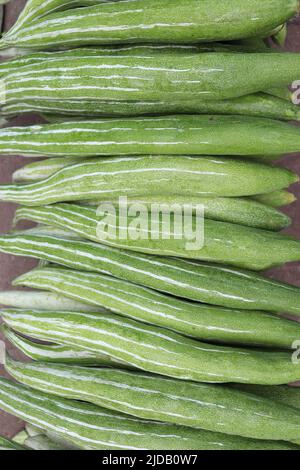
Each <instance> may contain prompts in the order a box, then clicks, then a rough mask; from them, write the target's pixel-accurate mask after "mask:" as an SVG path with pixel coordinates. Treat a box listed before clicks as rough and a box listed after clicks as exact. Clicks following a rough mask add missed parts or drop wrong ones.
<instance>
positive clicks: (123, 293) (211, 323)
mask: <svg viewBox="0 0 300 470" xmlns="http://www.w3.org/2000/svg"><path fill="white" fill-rule="evenodd" d="M18 284H22V285H26V286H27V287H31V288H40V289H44V290H47V291H48V290H49V291H51V292H55V293H57V294H63V295H65V296H66V297H69V298H71V299H76V300H77V301H80V302H81V303H87V304H88V305H89V306H92V305H93V306H94V307H95V311H97V310H98V308H99V307H102V308H103V307H106V309H107V310H109V311H112V312H115V313H117V314H119V315H122V316H125V317H128V318H132V319H134V320H139V321H142V322H145V323H148V324H152V325H157V326H160V327H164V328H168V329H170V330H173V331H176V332H177V333H181V334H183V335H186V336H189V337H192V338H195V339H200V340H204V341H210V342H217V343H227V344H244V345H245V344H247V345H251V346H260V347H266V348H268V347H271V348H273V349H276V348H277V349H291V348H292V345H293V343H294V341H295V340H296V339H297V338H298V336H299V334H300V327H299V325H298V324H297V323H295V322H291V321H288V320H286V319H282V318H280V317H278V316H275V315H271V314H268V313H265V312H260V311H252V312H251V313H250V312H247V311H245V310H237V309H234V310H232V309H224V308H220V307H216V306H208V305H206V304H199V303H191V302H187V301H183V300H181V299H178V298H175V297H171V296H167V295H165V294H162V293H159V292H157V291H154V290H151V289H147V288H145V287H142V286H139V285H137V284H133V283H130V282H126V281H122V280H120V279H116V278H113V277H110V276H106V275H100V274H95V273H85V272H83V271H75V270H70V269H61V268H40V269H34V270H33V271H30V272H28V273H25V274H24V275H23V276H21V278H19V279H18ZM22 308H24V307H22ZM82 311H83V312H85V311H87V310H82ZM90 311H91V310H90Z"/></svg>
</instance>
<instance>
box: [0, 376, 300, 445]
mask: <svg viewBox="0 0 300 470" xmlns="http://www.w3.org/2000/svg"><path fill="white" fill-rule="evenodd" d="M0 385H1V388H0V406H1V408H2V409H3V410H5V411H7V412H9V413H12V414H13V415H14V416H18V417H19V418H21V419H25V420H26V421H27V422H29V423H31V424H34V425H39V426H41V423H42V425H43V427H44V428H46V430H47V431H51V432H54V433H55V434H57V435H58V436H59V437H61V438H64V439H67V440H68V441H70V442H71V443H72V444H75V445H77V446H79V447H80V448H84V449H94V450H102V449H103V450H107V449H115V450H128V449H135V450H138V449H140V450H142V449H147V450H156V449H158V448H160V447H162V446H163V448H164V449H170V450H171V449H174V450H180V449H184V450H187V449H189V450H199V449H200V450H205V449H206V450H212V449H216V450H218V449H220V448H221V449H223V450H224V449H228V450H239V449H240V450H243V449H244V450H295V449H297V447H296V446H293V445H292V444H287V443H281V442H272V441H257V440H252V439H245V438H241V437H236V436H226V435H225V434H219V433H212V432H208V431H201V430H198V429H197V430H194V429H191V428H187V427H183V426H182V427H179V426H175V425H169V424H164V423H151V422H149V421H144V420H137V419H134V418H124V416H120V415H118V414H116V413H113V412H111V411H108V410H104V409H102V408H100V407H98V406H95V405H90V404H87V403H82V402H76V401H74V400H67V399H63V398H59V397H53V396H51V395H49V394H46V393H43V392H38V391H36V390H33V389H30V388H27V387H23V386H21V385H18V384H14V383H13V382H11V381H9V380H7V379H4V378H0ZM41 403H42V405H43V407H42V408H41V410H39V412H38V413H37V410H36V407H37V406H40V405H41Z"/></svg>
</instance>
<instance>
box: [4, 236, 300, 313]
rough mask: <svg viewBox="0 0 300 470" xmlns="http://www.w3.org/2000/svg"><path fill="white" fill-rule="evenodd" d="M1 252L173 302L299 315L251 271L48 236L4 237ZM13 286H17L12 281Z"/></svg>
mask: <svg viewBox="0 0 300 470" xmlns="http://www.w3.org/2000/svg"><path fill="white" fill-rule="evenodd" d="M0 250H1V251H2V252H5V253H11V254H15V255H19V256H30V257H36V258H39V259H44V260H47V261H50V262H52V263H56V264H60V265H64V266H68V267H71V268H73V269H78V270H81V271H94V272H100V273H105V274H109V275H111V276H113V277H117V278H121V279H125V280H128V281H131V282H134V283H136V284H141V285H145V286H147V287H151V288H153V289H155V290H158V291H162V292H166V293H169V294H172V295H175V296H177V297H183V298H187V299H192V300H196V301H199V302H204V303H209V304H213V305H221V306H225V307H229V308H238V309H240V308H242V309H246V310H258V309H259V310H268V311H275V312H280V311H281V312H288V313H291V314H296V315H297V314H300V307H299V306H300V290H299V288H298V287H294V286H291V285H288V284H285V283H281V282H278V281H275V280H273V279H269V278H266V277H263V276H261V275H260V274H258V273H254V272H253V271H246V270H238V269H234V268H229V267H225V266H219V265H213V264H207V263H201V262H197V263H193V262H191V261H187V260H183V259H170V258H163V257H157V256H149V255H143V254H140V253H134V252H126V251H122V250H117V249H114V248H111V247H109V246H104V245H101V244H98V243H92V242H87V241H81V240H75V239H68V238H62V237H59V238H58V237H53V236H49V235H48V236H38V235H26V234H21V235H17V234H14V235H6V236H2V237H1V238H0ZM14 284H15V285H17V284H18V282H17V281H15V282H14Z"/></svg>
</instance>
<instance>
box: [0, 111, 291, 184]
mask: <svg viewBox="0 0 300 470" xmlns="http://www.w3.org/2000/svg"><path fill="white" fill-rule="evenodd" d="M299 149H300V130H299V128H297V127H296V126H294V125H291V124H289V123H286V122H281V121H275V120H272V119H266V118H255V117H247V116H218V115H214V116H212V115H176V116H160V117H158V116H154V117H136V118H133V117H131V118H119V119H117V118H114V119H111V118H108V119H97V120H89V121H88V120H84V121H70V122H63V123H61V122H60V123H57V124H44V125H35V126H29V127H9V128H2V129H0V151H1V153H3V154H5V155H16V154H18V155H23V156H31V157H40V156H48V157H63V156H65V157H73V158H74V157H78V158H82V157H96V156H118V157H120V156H137V155H147V156H149V155H150V156H151V155H154V156H164V155H169V156H172V155H173V156H180V155H181V156H182V155H190V156H191V155H192V156H198V155H216V156H220V157H221V156H222V157H230V156H241V157H242V156H247V157H249V156H253V157H256V156H257V155H265V156H268V155H271V156H274V155H280V154H282V153H291V152H297V151H299ZM237 164H238V163H237ZM292 182H293V181H292ZM294 182H295V181H294Z"/></svg>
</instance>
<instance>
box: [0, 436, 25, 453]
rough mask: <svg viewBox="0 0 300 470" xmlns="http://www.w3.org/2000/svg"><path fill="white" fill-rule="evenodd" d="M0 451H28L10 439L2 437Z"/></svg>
mask: <svg viewBox="0 0 300 470" xmlns="http://www.w3.org/2000/svg"><path fill="white" fill-rule="evenodd" d="M0 450H26V448H25V447H23V446H21V445H20V444H17V443H16V442H13V441H11V440H10V439H6V438H5V437H2V436H0Z"/></svg>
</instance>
